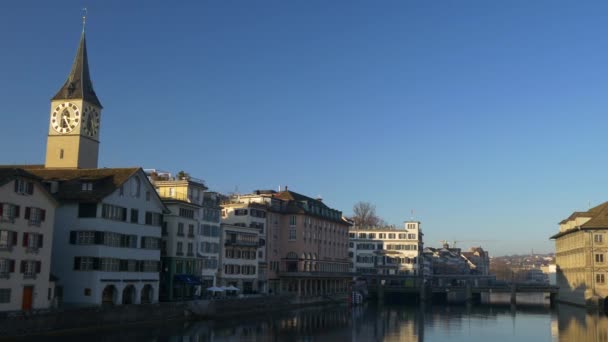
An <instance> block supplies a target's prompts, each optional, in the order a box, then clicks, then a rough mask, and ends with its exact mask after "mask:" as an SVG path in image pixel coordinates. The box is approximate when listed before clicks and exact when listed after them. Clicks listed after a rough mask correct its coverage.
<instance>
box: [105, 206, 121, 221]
mask: <svg viewBox="0 0 608 342" xmlns="http://www.w3.org/2000/svg"><path fill="white" fill-rule="evenodd" d="M101 217H103V218H106V219H110V220H116V221H126V220H127V208H123V207H119V206H116V205H111V204H103V206H102V207H101Z"/></svg>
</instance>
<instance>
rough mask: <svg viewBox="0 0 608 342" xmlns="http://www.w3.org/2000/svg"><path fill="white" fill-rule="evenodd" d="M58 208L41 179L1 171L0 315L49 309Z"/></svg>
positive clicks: (52, 287) (2, 169)
mask: <svg viewBox="0 0 608 342" xmlns="http://www.w3.org/2000/svg"><path fill="white" fill-rule="evenodd" d="M56 207H57V202H56V201H55V199H54V198H53V197H52V196H51V195H50V194H49V192H48V191H47V190H46V188H45V187H44V186H42V184H41V183H40V179H39V178H38V177H35V176H34V175H32V174H30V173H28V172H26V171H24V170H22V169H14V168H0V311H12V310H31V309H46V308H48V307H49V306H51V302H52V299H53V298H54V296H55V293H54V291H55V289H54V286H53V285H52V283H51V282H50V281H49V278H50V272H51V249H52V246H53V230H54V220H55V208H56Z"/></svg>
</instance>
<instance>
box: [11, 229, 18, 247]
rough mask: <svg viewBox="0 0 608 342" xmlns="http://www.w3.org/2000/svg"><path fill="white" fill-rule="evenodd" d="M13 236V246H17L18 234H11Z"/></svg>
mask: <svg viewBox="0 0 608 342" xmlns="http://www.w3.org/2000/svg"><path fill="white" fill-rule="evenodd" d="M11 234H12V235H13V241H12V243H11V246H17V235H18V234H17V233H15V232H11Z"/></svg>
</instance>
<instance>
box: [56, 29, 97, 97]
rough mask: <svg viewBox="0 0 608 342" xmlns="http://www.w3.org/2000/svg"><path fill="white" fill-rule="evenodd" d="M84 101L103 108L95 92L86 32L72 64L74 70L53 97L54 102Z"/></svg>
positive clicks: (81, 38)
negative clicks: (90, 72)
mask: <svg viewBox="0 0 608 342" xmlns="http://www.w3.org/2000/svg"><path fill="white" fill-rule="evenodd" d="M68 99H83V100H85V101H87V102H89V103H91V104H94V105H96V106H98V107H99V108H102V106H101V102H99V99H98V98H97V95H96V94H95V90H93V83H92V82H91V76H90V74H89V61H88V58H87V43H86V39H85V37H84V31H82V35H81V36H80V44H79V45H78V51H77V52H76V57H75V58H74V63H73V64H72V70H70V74H69V75H68V79H67V80H66V81H65V83H64V84H63V86H62V87H61V89H59V91H58V92H57V94H56V95H55V96H54V97H53V100H68Z"/></svg>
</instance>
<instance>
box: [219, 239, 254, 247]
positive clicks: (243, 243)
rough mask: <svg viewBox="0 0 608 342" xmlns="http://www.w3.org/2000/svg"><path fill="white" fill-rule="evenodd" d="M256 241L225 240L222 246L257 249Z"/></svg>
mask: <svg viewBox="0 0 608 342" xmlns="http://www.w3.org/2000/svg"><path fill="white" fill-rule="evenodd" d="M258 245H259V242H258V241H243V240H226V241H225V242H224V246H244V247H258Z"/></svg>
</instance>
